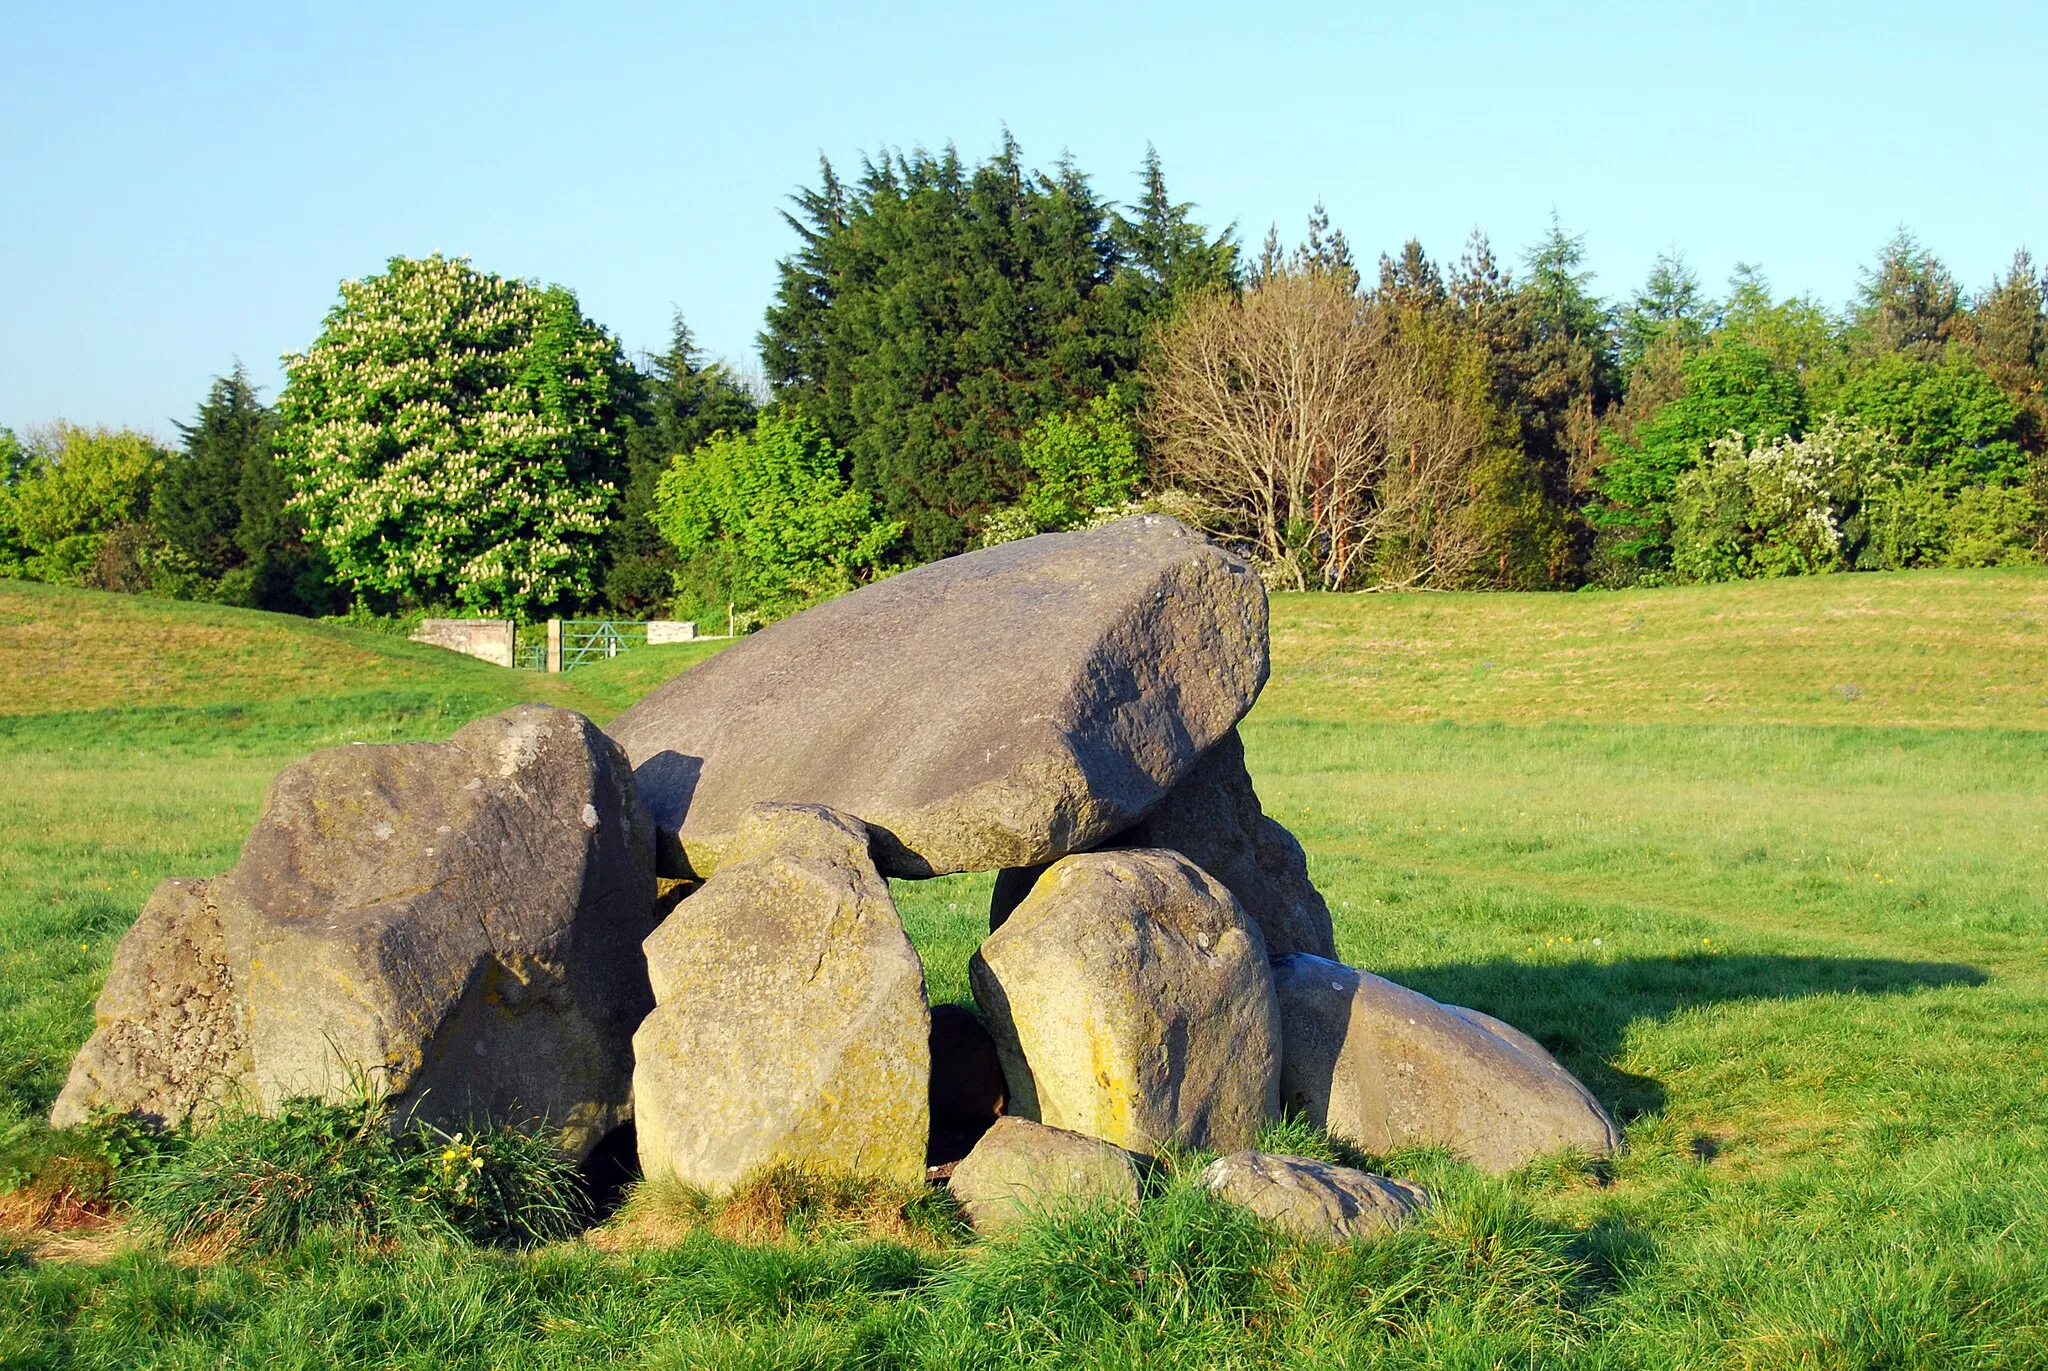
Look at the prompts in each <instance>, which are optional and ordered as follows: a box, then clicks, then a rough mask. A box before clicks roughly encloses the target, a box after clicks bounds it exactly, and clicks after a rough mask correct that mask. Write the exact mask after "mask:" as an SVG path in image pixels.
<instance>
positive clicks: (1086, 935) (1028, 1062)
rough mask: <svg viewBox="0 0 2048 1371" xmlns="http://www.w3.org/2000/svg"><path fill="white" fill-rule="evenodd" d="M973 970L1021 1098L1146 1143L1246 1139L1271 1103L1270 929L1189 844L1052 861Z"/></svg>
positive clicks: (1200, 1144)
mask: <svg viewBox="0 0 2048 1371" xmlns="http://www.w3.org/2000/svg"><path fill="white" fill-rule="evenodd" d="M969 976H970V979H971V981H972V983H973V987H974V998H975V1002H976V1003H977V1004H978V1005H979V1006H980V1007H981V1011H982V1016H983V1018H984V1020H985V1021H986V1022H987V1024H988V1027H989V1032H990V1034H991V1036H993V1037H994V1038H995V1042H996V1050H997V1052H998V1053H999V1054H1000V1055H1001V1056H1002V1059H1003V1071H1004V1074H1005V1075H1006V1076H1007V1077H1008V1079H1009V1083H1010V1105H1009V1110H1010V1112H1011V1113H1013V1114H1020V1115H1022V1116H1024V1117H1025V1118H1029V1119H1035V1120H1037V1121H1038V1122H1040V1123H1045V1124H1049V1125H1051V1126H1053V1127H1056V1128H1066V1129H1071V1130H1073V1131H1075V1132H1078V1133H1085V1134H1087V1135H1089V1136H1090V1137H1095V1138H1101V1139H1103V1140H1104V1141H1106V1142H1111V1143H1115V1144H1116V1145H1117V1146H1119V1147H1122V1148H1126V1149H1129V1150H1130V1151H1133V1152H1139V1153H1145V1154H1150V1153H1153V1152H1156V1151H1157V1150H1158V1149H1159V1148H1160V1147H1162V1146H1164V1145H1166V1144H1168V1143H1176V1142H1177V1143H1180V1144H1182V1145H1185V1146H1189V1147H1197V1148H1211V1149H1217V1150H1226V1151H1227V1150H1231V1149H1235V1148H1241V1147H1247V1146H1249V1145H1250V1144H1251V1142H1252V1140H1253V1139H1254V1138H1255V1137H1256V1136H1257V1135H1258V1130H1259V1125H1260V1123H1261V1122H1263V1121H1264V1120H1265V1119H1266V1118H1267V1117H1268V1116H1269V1115H1271V1114H1272V1113H1273V1112H1274V1110H1275V1107H1276V1104H1277V1100H1278V1094H1277V1091H1278V1085H1279V1067H1280V1059H1279V1025H1278V1012H1277V1007H1276V1005H1275V1001H1274V998H1273V981H1272V976H1271V973H1270V972H1269V971H1268V969H1267V966H1266V947H1265V943H1264V941H1263V940H1262V939H1261V938H1260V936H1259V930H1258V925H1256V924H1254V923H1253V922H1252V921H1251V920H1250V919H1249V918H1247V917H1246V916H1245V913H1244V911H1243V910H1242V909H1240V908H1238V905H1237V901H1236V900H1235V899H1233V898H1232V897H1231V894H1230V892H1229V891H1228V890H1226V889H1224V888H1223V886H1222V885H1220V884H1219V883H1218V882H1217V881H1215V880H1214V879H1213V878H1212V877H1210V876H1208V875H1206V874H1205V873H1204V872H1203V871H1202V870H1201V869H1200V868H1199V867H1196V866H1195V865H1194V864H1193V863H1192V862H1189V861H1188V860H1187V859H1186V858H1185V857H1182V856H1180V855H1179V854H1178V853H1173V852H1160V851H1143V850H1132V849H1116V850H1112V851H1107V852H1090V853H1084V854H1081V855H1078V856H1073V857H1067V858H1063V859H1062V860H1060V861H1058V862H1055V863H1053V865H1052V866H1051V867H1050V868H1048V869H1047V870H1046V872H1045V874H1044V875H1043V876H1041V877H1040V878H1039V879H1038V882H1037V884H1036V885H1035V886H1034V887H1033V888H1032V891H1031V894H1030V896H1029V897H1028V898H1026V899H1025V901H1024V902H1023V903H1022V904H1020V905H1019V906H1018V907H1017V908H1016V910H1015V911H1014V912H1013V913H1012V914H1011V916H1010V918H1009V919H1008V920H1007V921H1006V922H1005V923H1004V924H1003V926H1002V927H1001V928H999V929H997V930H996V931H995V932H993V933H991V934H990V935H989V936H988V939H987V941H985V942H984V943H982V945H981V950H980V951H979V952H977V953H976V954H975V956H974V959H973V961H972V963H971V964H970V967H969Z"/></svg>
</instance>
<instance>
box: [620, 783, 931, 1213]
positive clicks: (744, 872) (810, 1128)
mask: <svg viewBox="0 0 2048 1371" xmlns="http://www.w3.org/2000/svg"><path fill="white" fill-rule="evenodd" d="M647 968H648V973H649V975H650V976H651V977H652V978H653V982H654V996H655V1001H656V1008H655V1011H654V1012H653V1013H652V1014H650V1015H649V1016H648V1017H647V1021H646V1022H645V1023H643V1024H642V1025H641V1026H640V1031H639V1032H638V1033H636V1034H635V1035H634V1037H633V1051H634V1055H635V1066H634V1071H633V1097H634V1105H635V1109H636V1112H637V1128H638V1133H639V1141H640V1164H641V1168H642V1170H643V1171H644V1172H645V1173H646V1174H647V1175H649V1176H673V1177H675V1178H677V1179H680V1180H682V1181H685V1182H687V1183H689V1184H691V1185H695V1186H698V1187H700V1188H702V1189H706V1190H711V1191H723V1190H727V1189H730V1188H731V1187H732V1185H733V1184H734V1183H736V1182H737V1181H739V1180H740V1179H741V1178H742V1177H743V1176H745V1175H746V1174H747V1173H748V1172H750V1171H754V1170H756V1169H758V1168H761V1167H765V1166H769V1165H773V1164H775V1163H778V1162H796V1163H800V1164H802V1165H805V1166H809V1167H814V1168H817V1169H820V1170H827V1171H838V1172H853V1173H859V1174H864V1175H872V1176H879V1177H882V1178H884V1179H888V1180H896V1181H919V1180H922V1179H923V1177H924V1166H925V1144H926V1137H927V1134H928V1133H929V1131H930V1125H931V1116H930V1106H929V1102H928V1097H927V1090H928V1080H929V1073H930V1047H929V1043H928V1035H929V1033H930V1017H929V1013H928V1010H927V1008H926V1004H925V994H924V965H923V963H922V962H920V961H919V960H918V956H917V952H916V950H915V949H914V948H912V947H911V945H910V939H909V938H908V937H906V936H905V935H904V932H903V924H902V921H901V920H900V919H898V918H897V915H896V906H895V903H894V902H893V901H892V900H891V899H890V896H889V885H888V882H887V881H885V880H883V879H882V877H881V875H880V873H878V872H877V871H876V870H875V866H874V863H873V862H872V861H871V860H870V859H869V856H868V835H867V831H866V829H865V828H863V827H862V825H861V823H860V821H859V820H858V819H855V818H851V817H849V816H847V815H844V814H840V813H837V812H835V811H833V810H830V809H826V808H824V807H823V806H818V805H779V804H763V805H758V806H756V807H755V808H753V809H752V810H750V811H749V812H748V813H747V814H746V815H744V816H743V817H742V818H741V820H740V822H739V827H738V831H737V833H736V834H735V835H734V837H733V840H732V842H731V843H730V845H729V846H728V848H727V851H726V856H725V860H724V861H723V862H722V863H721V864H720V865H719V868H718V871H717V873H716V874H715V875H713V876H712V877H711V879H710V880H709V881H707V882H705V884H704V887H703V889H701V890H699V891H698V892H697V893H696V894H694V895H692V896H690V897H689V898H688V899H686V900H684V901H683V902H682V903H681V904H679V905H677V906H676V909H675V912H674V913H672V914H670V915H669V917H668V919H667V921H666V922H664V923H663V924H662V926H661V927H660V928H659V929H657V930H656V931H655V932H654V934H653V935H652V936H651V937H649V938H648V939H647Z"/></svg>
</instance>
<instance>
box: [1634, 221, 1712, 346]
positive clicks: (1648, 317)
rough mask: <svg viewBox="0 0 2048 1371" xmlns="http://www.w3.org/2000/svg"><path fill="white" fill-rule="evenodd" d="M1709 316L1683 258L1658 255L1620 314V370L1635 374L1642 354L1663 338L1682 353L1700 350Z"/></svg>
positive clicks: (1695, 277) (1707, 304) (1678, 254)
mask: <svg viewBox="0 0 2048 1371" xmlns="http://www.w3.org/2000/svg"><path fill="white" fill-rule="evenodd" d="M1712 312H1713V304H1712V302H1711V301H1709V300H1708V299H1707V298H1706V296H1705V294H1703V293H1702V292H1701V290H1700V278H1699V275H1698V273H1696V272H1695V271H1693V269H1692V268H1691V267H1690V266H1688V265H1687V264H1686V260H1685V254H1684V253H1682V252H1678V251H1675V250H1674V251H1672V252H1660V253H1658V254H1657V260H1656V261H1655V262H1653V263H1652V264H1651V266H1650V275H1649V278H1648V279H1647V280H1645V281H1644V282H1643V285H1642V289H1640V290H1638V291H1637V292H1636V293H1635V298H1634V299H1632V300H1630V301H1629V302H1628V304H1627V305H1626V306H1625V307H1624V308H1623V309H1622V312H1621V318H1620V321H1619V327H1618V332H1619V335H1620V336H1619V342H1620V345H1621V357H1620V362H1621V367H1622V369H1623V370H1624V371H1632V370H1634V368H1635V366H1636V364H1637V363H1639V362H1641V361H1642V360H1643V354H1645V353H1646V352H1648V351H1649V350H1650V347H1651V345H1652V344H1654V343H1656V342H1657V341H1658V340H1659V339H1662V338H1669V339H1671V340H1672V341H1673V342H1674V343H1676V344H1677V345H1678V346H1679V347H1680V348H1681V349H1690V348H1694V347H1697V346H1699V345H1700V344H1701V343H1702V342H1704V341H1705V339H1706V335H1707V324H1708V322H1709V320H1708V316H1709V315H1711V314H1712Z"/></svg>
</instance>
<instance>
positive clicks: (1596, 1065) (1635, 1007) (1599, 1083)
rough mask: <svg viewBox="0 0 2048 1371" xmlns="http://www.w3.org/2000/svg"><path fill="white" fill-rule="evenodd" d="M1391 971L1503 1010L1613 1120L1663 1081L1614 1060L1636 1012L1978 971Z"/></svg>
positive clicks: (1659, 1101) (1721, 967) (1938, 965)
mask: <svg viewBox="0 0 2048 1371" xmlns="http://www.w3.org/2000/svg"><path fill="white" fill-rule="evenodd" d="M1390 979H1392V980H1396V981H1399V982H1400V983H1401V984H1402V985H1405V986H1408V987H1410V988H1412V989H1415V990H1419V991H1421V992H1422V993H1423V994H1425V995H1427V996H1429V997H1430V998H1431V999H1435V1000H1441V1001H1444V1002H1445V1003H1448V1004H1461V1005H1466V1006H1468V1007H1470V1008H1472V1009H1477V1010H1481V1011H1483V1012H1485V1013H1487V1014H1491V1015H1493V1016H1494V1017H1495V1018H1499V1019H1505V1020H1506V1021H1507V1022H1509V1023H1511V1024H1513V1025H1514V1026H1515V1027H1517V1028H1519V1029H1521V1030H1522V1031H1523V1032H1525V1033H1527V1034H1529V1035H1530V1036H1531V1037H1534V1038H1536V1039H1537V1040H1538V1041H1540V1042H1541V1043H1542V1044H1543V1045H1544V1046H1545V1047H1547V1048H1549V1049H1550V1050H1551V1051H1552V1052H1553V1053H1555V1054H1556V1056H1557V1058H1558V1060H1559V1061H1561V1062H1563V1063H1564V1065H1565V1066H1566V1067H1567V1068H1568V1069H1570V1070H1571V1072H1572V1073H1573V1074H1574V1075H1576V1076H1578V1078H1579V1079H1580V1080H1582V1081H1584V1082H1585V1083H1586V1085H1587V1087H1588V1088H1589V1089H1591V1090H1592V1092H1593V1093H1594V1094H1595V1095H1597V1096H1599V1097H1600V1099H1601V1102H1602V1103H1604V1104H1606V1106H1607V1107H1608V1108H1609V1109H1610V1110H1612V1111H1613V1112H1614V1116H1615V1118H1616V1119H1617V1120H1620V1121H1622V1122H1626V1121H1628V1120H1629V1119H1633V1118H1637V1117H1639V1116H1641V1115H1644V1114H1654V1113H1657V1112H1658V1111H1660V1110H1661V1109H1662V1108H1663V1107H1664V1087H1663V1086H1661V1085H1659V1084H1658V1083H1657V1082H1656V1081H1654V1080H1651V1079H1650V1078H1648V1077H1646V1076H1635V1075H1631V1074H1630V1073H1628V1072H1626V1071H1622V1070H1620V1069H1618V1068H1617V1067H1615V1066H1614V1065H1613V1064H1612V1063H1613V1061H1614V1059H1615V1058H1616V1057H1617V1056H1619V1055H1620V1053H1621V1046H1622V1035H1623V1034H1624V1033H1625V1032H1626V1031H1627V1029H1628V1026H1629V1025H1630V1024H1632V1023H1634V1022H1636V1021H1637V1020H1640V1019H1662V1018H1666V1017H1668V1016H1670V1015H1672V1014H1675V1013H1677V1012H1678V1011H1680V1010H1683V1009H1688V1008H1690V1007H1692V1006H1694V1005H1709V1004H1725V1003H1728V1002H1731V1001H1737V1000H1795V999H1804V998H1808V997H1811V996H1815V995H1891V994H1898V993H1900V992H1904V991H1911V990H1928V989H1935V988H1939V987H1942V986H1955V985H1982V984H1983V983H1984V980H1985V976H1984V973H1983V972H1981V971H1979V970H1978V969H1977V968H1975V967H1973V966H1964V965H1961V964H1959V963H1955V962H1908V961H1898V960H1894V959H1891V958H1885V957H1785V956H1761V955H1748V954H1739V955H1727V954H1714V955H1710V956H1689V957H1638V958H1631V959H1627V960H1622V961H1613V962H1561V963H1555V964H1548V965H1545V964H1537V965H1531V964H1529V963H1526V962H1516V961H1506V960H1498V961H1488V962H1451V963H1446V964H1444V965H1441V966H1425V967H1414V968H1407V969H1403V970H1401V971H1397V972H1394V973H1392V974H1391V976H1390Z"/></svg>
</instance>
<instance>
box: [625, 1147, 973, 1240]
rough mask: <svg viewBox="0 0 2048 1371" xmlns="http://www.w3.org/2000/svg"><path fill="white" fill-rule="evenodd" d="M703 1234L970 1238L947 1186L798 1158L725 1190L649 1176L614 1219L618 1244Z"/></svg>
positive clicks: (758, 1237) (737, 1237)
mask: <svg viewBox="0 0 2048 1371" xmlns="http://www.w3.org/2000/svg"><path fill="white" fill-rule="evenodd" d="M698 1232H704V1233H710V1234H713V1235H715V1236H717V1237H719V1238H722V1239H725V1240H727V1241H731V1242H738V1243H746V1244H756V1245H758V1244H764V1243H779V1242H783V1241H796V1242H800V1243H804V1242H823V1241H834V1240H848V1239H854V1240H882V1241H890V1242H898V1243H904V1244H908V1245H911V1246H917V1247H925V1248H940V1247H945V1246H949V1245H953V1244H956V1243H958V1242H960V1241H962V1240H963V1239H964V1238H965V1237H966V1236H967V1228H966V1225H965V1223H964V1221H963V1220H962V1219H961V1217H960V1211H959V1207H958V1206H957V1205H955V1204H954V1203H953V1202H952V1199H951V1197H950V1196H948V1195H946V1194H945V1193H944V1192H943V1191H939V1190H935V1189H933V1188H932V1187H930V1186H926V1185H922V1184H918V1185H904V1184H900V1183H897V1182H892V1181H885V1180H881V1179H878V1178H876V1177H873V1176H861V1175H855V1174H851V1173H845V1172H836V1171H827V1170H822V1169H818V1168H813V1167H806V1166H801V1165H798V1164H796V1163H793V1162H778V1163H774V1164H771V1165H769V1166H766V1167H763V1168H761V1169H759V1170H757V1171H754V1172H752V1173H750V1174H749V1175H747V1176H745V1177H743V1178H742V1179H741V1180H740V1182H739V1184H737V1185H735V1186H734V1187H733V1188H732V1189H731V1190H730V1191H729V1192H727V1193H726V1194H724V1195H713V1194H711V1193H710V1192H708V1191H705V1190H702V1189H699V1188H697V1187H695V1186H692V1185H686V1184H684V1183H683V1182H681V1181H678V1180H675V1179H674V1178H670V1177H664V1178H657V1179H653V1180H648V1181H643V1182H641V1183H640V1184H639V1185H636V1186H635V1187H633V1191H632V1193H631V1194H630V1195H629V1196H628V1197H627V1200H626V1203H625V1205H624V1206H623V1207H622V1208H621V1210H620V1212H619V1215H618V1217H617V1219H616V1220H614V1222H613V1223H612V1224H611V1225H610V1238H611V1239H612V1240H613V1242H614V1243H615V1244H618V1245H640V1244H663V1243H674V1242H678V1241H680V1240H682V1239H683V1238H685V1237H686V1236H688V1235H690V1234H693V1233H698Z"/></svg>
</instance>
